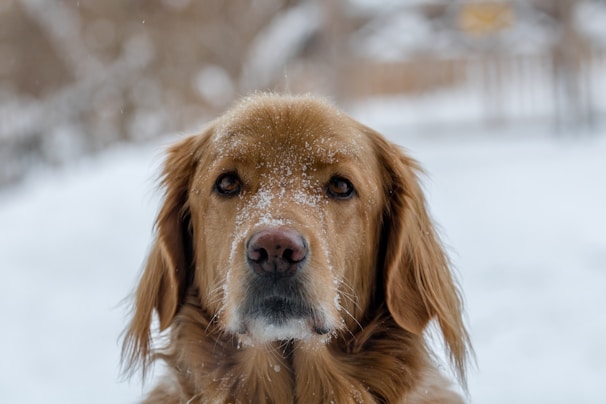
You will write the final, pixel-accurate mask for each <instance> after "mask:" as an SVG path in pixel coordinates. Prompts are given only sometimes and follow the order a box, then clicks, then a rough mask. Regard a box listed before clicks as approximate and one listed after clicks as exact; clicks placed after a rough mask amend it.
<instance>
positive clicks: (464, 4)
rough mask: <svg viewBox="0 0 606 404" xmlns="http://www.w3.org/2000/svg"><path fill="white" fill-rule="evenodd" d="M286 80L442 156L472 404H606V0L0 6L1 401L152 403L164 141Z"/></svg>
mask: <svg viewBox="0 0 606 404" xmlns="http://www.w3.org/2000/svg"><path fill="white" fill-rule="evenodd" d="M266 90H271V91H277V92H287V93H293V94H295V93H305V92H311V93H315V94H321V95H324V96H327V97H329V98H330V99H332V100H333V101H334V102H335V103H337V104H338V105H339V106H341V107H342V108H344V109H345V110H346V111H347V112H349V113H350V114H352V115H353V116H354V117H355V118H357V119H358V120H360V121H362V122H363V123H365V124H367V125H369V126H372V127H374V128H376V129H378V130H379V131H381V132H382V133H384V134H385V135H386V136H388V137H389V138H390V139H391V140H393V141H394V142H396V143H398V144H400V145H403V146H405V147H407V148H408V150H409V152H410V154H411V155H412V156H413V157H415V158H417V159H418V160H420V161H421V163H422V165H423V166H424V167H425V169H426V172H427V175H426V176H424V177H423V182H424V187H425V190H426V192H427V195H428V202H429V205H430V208H431V210H432V213H433V215H434V218H435V219H436V221H437V222H438V223H439V224H440V225H441V227H440V228H441V230H442V234H443V238H444V241H445V244H446V245H447V247H448V249H449V252H450V254H451V257H452V260H453V264H454V267H455V268H456V270H457V272H458V274H459V278H460V282H461V285H462V288H463V290H464V291H465V295H466V296H467V312H468V323H469V326H470V329H471V333H472V339H473V340H474V344H475V348H476V352H477V356H478V366H477V368H476V369H475V370H473V371H472V372H471V373H470V383H469V384H470V401H471V402H475V403H490V404H494V403H504V404H505V403H508V404H510V403H533V404H535V403H549V404H553V403H570V402H575V403H596V404H597V403H605V402H606V383H605V381H606V346H605V344H604V341H606V316H605V315H604V308H605V307H606V231H605V230H604V229H606V209H605V207H606V125H604V124H605V123H606V119H605V118H606V95H605V94H606V0H528V1H522V0H519V1H514V0H510V1H508V0H494V1H488V0H486V1H481V0H477V1H476V0H473V1H472V0H450V1H448V0H389V1H375V0H334V1H323V0H230V1H220V0H207V1H194V0H103V1H96V0H0V279H1V280H0V321H1V324H2V328H3V331H2V332H0V358H2V360H0V402H2V403H36V402H45V403H69V402H74V403H82V402H86V403H106V402H116V403H122V402H125V403H126V402H135V401H136V398H137V397H139V395H140V394H141V390H142V385H141V384H139V383H138V381H137V380H134V381H132V382H130V383H128V382H126V381H124V380H121V379H120V377H119V343H118V336H119V334H120V331H121V330H122V328H123V327H124V325H125V324H126V315H125V311H126V310H125V306H123V305H120V301H121V300H122V299H123V298H124V297H125V296H127V295H128V294H129V292H130V291H131V290H132V287H133V286H134V284H135V280H136V278H137V275H138V271H139V270H140V268H141V263H142V261H143V259H144V257H145V253H146V251H147V248H148V247H149V244H150V242H151V237H152V224H153V221H154V216H155V212H156V209H157V207H158V205H159V203H160V197H161V196H160V193H159V192H158V191H157V190H156V189H155V186H154V178H155V176H156V175H157V172H158V165H159V164H160V162H161V161H162V155H163V148H164V146H165V144H168V143H170V142H172V141H174V138H175V137H176V136H177V135H178V134H180V133H192V132H195V131H196V130H199V129H200V128H201V127H202V126H203V125H204V124H205V123H206V122H208V121H209V120H211V119H212V118H214V117H216V116H217V115H219V114H220V113H221V112H222V111H224V110H225V108H226V107H228V106H229V105H230V104H231V103H232V102H233V101H234V100H235V99H237V98H238V97H240V96H244V95H247V94H249V93H251V92H254V91H266ZM445 368H446V366H445Z"/></svg>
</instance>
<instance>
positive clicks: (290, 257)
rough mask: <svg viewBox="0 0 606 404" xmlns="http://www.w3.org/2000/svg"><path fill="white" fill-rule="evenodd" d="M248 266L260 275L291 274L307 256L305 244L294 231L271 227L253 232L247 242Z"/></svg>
mask: <svg viewBox="0 0 606 404" xmlns="http://www.w3.org/2000/svg"><path fill="white" fill-rule="evenodd" d="M246 254H247V258H248V262H249V265H250V267H251V268H252V269H253V271H255V273H256V274H258V275H261V276H266V275H273V276H291V275H294V274H295V273H296V272H297V269H298V268H299V266H300V264H301V263H302V262H303V261H304V260H305V258H306V257H307V245H306V243H305V240H304V239H303V237H302V236H301V235H300V234H299V233H298V232H296V231H294V230H291V229H287V228H272V229H265V230H261V231H260V232H258V233H255V234H254V235H253V236H252V237H251V238H250V239H249V240H248V243H247V248H246Z"/></svg>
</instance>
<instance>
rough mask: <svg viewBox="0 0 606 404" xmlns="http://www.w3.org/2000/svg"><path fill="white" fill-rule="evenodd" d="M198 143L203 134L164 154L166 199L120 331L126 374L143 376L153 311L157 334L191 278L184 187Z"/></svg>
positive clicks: (192, 169) (186, 188)
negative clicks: (134, 370)
mask: <svg viewBox="0 0 606 404" xmlns="http://www.w3.org/2000/svg"><path fill="white" fill-rule="evenodd" d="M203 139H204V136H203V135H199V136H192V137H189V138H186V139H184V140H182V141H180V142H179V143H177V144H175V145H174V146H172V147H171V148H170V149H169V151H168V156H167V158H166V161H165V164H164V170H163V173H162V182H161V185H162V186H163V188H164V189H165V195H164V202H163V205H162V207H161V209H160V212H159V214H158V217H157V219H156V224H155V230H156V238H155V240H154V244H153V246H152V248H151V251H150V253H149V256H148V258H147V262H146V266H145V269H144V272H143V275H142V276H141V279H140V281H139V285H138V286H137V290H136V293H135V302H134V303H135V304H134V313H133V318H132V320H131V322H130V325H129V326H128V328H127V329H126V330H125V336H124V343H123V348H122V359H123V362H124V364H125V365H126V367H127V368H130V369H131V370H132V368H136V367H137V366H138V365H141V366H142V367H143V370H144V372H145V367H146V365H147V363H148V361H149V359H150V358H149V356H150V353H151V347H150V344H151V326H152V320H153V313H154V311H155V312H156V313H157V315H158V320H159V327H160V330H161V331H162V330H165V329H166V328H168V327H169V326H170V324H171V322H172V320H173V318H174V316H175V314H176V313H177V311H178V309H179V307H180V305H181V304H182V303H183V300H184V298H185V293H186V291H187V287H188V286H189V284H190V283H191V279H192V277H193V268H194V263H193V244H192V235H191V226H190V211H189V187H190V183H191V180H192V178H193V175H194V172H195V169H196V164H197V161H198V155H199V153H200V148H201V147H202V141H203Z"/></svg>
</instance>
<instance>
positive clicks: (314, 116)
mask: <svg viewBox="0 0 606 404" xmlns="http://www.w3.org/2000/svg"><path fill="white" fill-rule="evenodd" d="M416 171H417V165H416V163H415V162H414V161H413V160H411V159H410V158H408V157H407V156H406V155H405V154H403V153H402V152H401V151H400V150H399V149H398V148H397V147H396V146H395V145H393V144H391V143H390V142H388V141H387V140H386V139H385V138H383V137H382V136H381V135H380V134H378V133H376V132H374V131H372V130H371V129H369V128H367V127H365V126H363V125H361V124H359V123H357V122H356V121H354V120H353V119H351V118H349V117H348V116H346V115H345V114H342V113H340V112H339V111H338V110H336V109H335V108H334V107H332V106H331V105H329V104H327V103H325V102H323V101H319V100H317V99H314V98H309V97H300V98H299V97H280V96H272V95H264V96H257V97H253V98H252V99H250V100H248V101H245V102H243V103H241V104H239V105H238V106H237V107H235V108H234V109H232V110H231V111H230V112H228V113H227V114H226V115H224V116H223V117H221V118H219V119H217V120H216V121H214V122H213V123H211V124H210V126H209V127H208V129H207V130H206V131H205V132H204V133H202V134H200V135H196V136H192V137H188V138H186V139H184V140H182V141H181V142H179V143H177V144H176V145H174V146H172V147H171V148H170V150H169V153H168V157H167V159H166V163H165V167H164V173H163V186H164V187H165V190H166V194H165V198H164V202H163V205H162V209H161V210H160V213H159V215H158V218H157V222H156V227H157V228H156V232H157V234H156V239H155V243H154V245H153V247H152V249H151V251H150V254H149V258H148V261H147V265H146V268H145V271H144V273H143V276H142V278H141V281H140V282H139V286H138V288H137V295H136V304H135V311H134V315H133V319H132V321H131V324H130V325H129V328H128V329H127V332H126V337H125V345H124V355H125V356H126V357H127V358H126V359H127V360H128V361H129V363H130V364H134V363H137V362H141V363H143V364H145V363H147V361H149V360H150V358H151V357H152V355H151V341H150V329H151V328H150V327H151V323H152V319H153V313H154V312H156V313H157V314H158V318H159V323H160V329H161V330H165V329H167V328H168V327H170V326H171V325H173V323H174V321H175V318H176V317H177V316H178V315H179V313H181V312H182V309H183V306H184V305H188V308H189V309H191V310H189V311H188V313H189V315H190V316H191V312H192V310H193V312H195V313H197V315H199V316H198V317H197V319H195V320H191V319H190V320H188V321H195V322H198V323H202V322H205V323H208V325H207V326H206V328H205V332H211V331H212V332H218V334H216V335H230V336H231V335H237V336H239V340H240V341H242V342H249V343H251V344H254V343H255V342H259V343H263V342H268V341H276V340H292V339H300V340H306V341H308V340H311V341H312V342H313V341H320V342H322V341H327V340H329V338H327V336H326V335H335V334H336V335H337V337H338V336H339V335H354V334H355V333H356V332H358V331H359V330H360V328H361V327H364V324H363V323H364V321H367V319H368V318H369V316H370V317H372V316H376V315H377V314H385V315H388V316H391V317H392V318H393V320H395V322H396V324H397V325H398V326H400V327H401V328H402V329H405V330H407V331H408V332H410V333H413V334H416V335H421V334H422V332H423V329H424V328H425V326H426V325H427V323H428V322H429V320H430V319H431V318H432V317H435V318H436V320H437V322H438V324H439V325H440V328H441V330H442V334H443V336H444V340H445V342H446V344H447V346H448V348H449V350H450V354H451V357H452V359H453V361H454V362H455V364H456V366H457V368H458V369H460V370H461V371H462V369H463V363H464V359H465V355H466V347H467V343H468V339H467V334H466V331H465V328H464V326H463V323H462V319H461V302H460V298H459V295H458V291H457V288H456V286H455V284H454V282H453V279H452V277H451V273H450V269H449V266H448V260H447V258H446V255H445V254H444V251H443V249H442V247H441V245H440V243H439V240H438V237H437V236H436V234H435V231H434V228H433V226H432V223H431V220H430V218H429V216H428V214H427V211H426V208H425V200H424V197H423V193H422V191H421V188H420V186H419V184H418V181H417V177H416ZM191 299H194V301H193V302H192V300H191ZM184 316H185V315H184ZM339 330H343V333H342V334H339V332H338V331H339ZM213 335H215V334H213Z"/></svg>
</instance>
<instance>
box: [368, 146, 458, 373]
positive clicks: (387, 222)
mask: <svg viewBox="0 0 606 404" xmlns="http://www.w3.org/2000/svg"><path fill="white" fill-rule="evenodd" d="M375 143H376V148H377V149H376V152H377V155H378V157H379V162H380V164H381V165H382V166H383V168H384V184H385V190H384V192H385V193H386V207H385V210H384V213H383V240H382V248H383V251H384V271H385V272H384V280H385V298H386V302H387V308H388V310H389V312H390V313H391V315H392V316H393V318H394V319H395V321H396V322H397V323H398V325H400V326H401V327H402V328H404V329H406V330H407V331H409V332H411V333H413V334H417V335H421V334H422V333H423V330H424V329H425V327H426V326H427V324H428V322H429V321H430V320H431V319H432V318H435V319H436V320H437V323H438V324H439V326H440V329H441V331H442V335H443V337H444V342H445V343H446V347H447V350H448V352H449V355H450V359H451V361H452V363H453V365H454V367H455V368H456V371H457V375H458V376H459V379H460V381H461V382H462V383H463V384H464V383H465V380H464V379H465V364H466V358H467V354H468V350H469V349H470V345H469V344H470V341H469V336H468V334H467V331H466V329H465V326H464V324H463V319H462V303H461V298H460V295H459V291H458V290H457V287H456V285H455V282H454V280H453V277H452V274H451V270H450V263H449V261H448V258H447V256H446V253H445V251H444V249H443V247H442V245H441V243H440V241H439V239H438V236H437V234H436V231H435V229H434V226H433V224H432V221H431V218H430V217H429V214H428V213H427V208H426V206H425V198H424V196H423V193H422V190H421V187H420V185H419V182H418V179H417V172H419V171H420V169H419V167H418V164H417V163H416V162H415V161H414V160H412V159H411V158H409V157H407V156H406V155H405V154H404V153H403V152H402V151H400V150H399V149H398V147H397V146H396V145H393V144H391V143H389V142H388V141H386V140H385V139H384V138H383V137H382V136H380V135H378V134H375Z"/></svg>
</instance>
